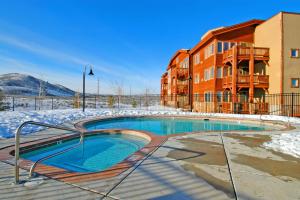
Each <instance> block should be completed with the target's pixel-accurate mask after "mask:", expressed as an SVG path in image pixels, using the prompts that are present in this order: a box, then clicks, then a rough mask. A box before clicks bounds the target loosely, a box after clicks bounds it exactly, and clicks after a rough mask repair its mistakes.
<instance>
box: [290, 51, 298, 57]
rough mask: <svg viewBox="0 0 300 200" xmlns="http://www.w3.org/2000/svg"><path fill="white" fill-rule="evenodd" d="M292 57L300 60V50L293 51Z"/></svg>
mask: <svg viewBox="0 0 300 200" xmlns="http://www.w3.org/2000/svg"><path fill="white" fill-rule="evenodd" d="M291 57H292V58H299V49H291Z"/></svg>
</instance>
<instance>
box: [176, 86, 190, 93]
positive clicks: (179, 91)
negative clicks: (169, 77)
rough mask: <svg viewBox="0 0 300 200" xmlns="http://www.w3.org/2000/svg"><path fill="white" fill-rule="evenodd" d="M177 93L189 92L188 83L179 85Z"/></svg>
mask: <svg viewBox="0 0 300 200" xmlns="http://www.w3.org/2000/svg"><path fill="white" fill-rule="evenodd" d="M177 94H188V86H187V85H177Z"/></svg>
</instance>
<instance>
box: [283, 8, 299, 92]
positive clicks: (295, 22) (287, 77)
mask: <svg viewBox="0 0 300 200" xmlns="http://www.w3.org/2000/svg"><path fill="white" fill-rule="evenodd" d="M283 41H284V43H283V66H284V78H283V81H284V84H283V92H284V93H292V92H294V93H299V92H300V88H292V87H291V78H300V58H291V56H290V55H291V49H300V14H293V13H283Z"/></svg>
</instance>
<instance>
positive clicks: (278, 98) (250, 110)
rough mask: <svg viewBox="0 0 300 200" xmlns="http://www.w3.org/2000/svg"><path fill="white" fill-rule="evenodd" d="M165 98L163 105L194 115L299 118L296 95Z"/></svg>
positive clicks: (177, 96) (220, 95)
mask: <svg viewBox="0 0 300 200" xmlns="http://www.w3.org/2000/svg"><path fill="white" fill-rule="evenodd" d="M191 99H192V104H191V100H190V98H189V96H188V95H166V96H162V97H161V104H162V105H163V106H172V107H176V108H183V109H185V110H192V111H196V112H214V113H232V114H270V115H283V116H294V117H300V93H285V94H256V95H255V96H253V98H249V96H248V95H246V94H245V95H243V94H239V95H231V94H224V93H219V94H212V93H206V94H194V95H192V97H191Z"/></svg>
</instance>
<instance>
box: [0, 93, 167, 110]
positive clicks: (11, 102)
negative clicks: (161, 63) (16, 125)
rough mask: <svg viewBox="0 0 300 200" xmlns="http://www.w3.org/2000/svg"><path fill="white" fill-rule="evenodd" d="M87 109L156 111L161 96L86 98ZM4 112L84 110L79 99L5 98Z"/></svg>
mask: <svg viewBox="0 0 300 200" xmlns="http://www.w3.org/2000/svg"><path fill="white" fill-rule="evenodd" d="M85 101H86V108H119V109H122V108H123V109H125V108H127V109H130V108H140V109H152V108H153V109H154V108H158V107H159V108H163V107H161V105H160V95H130V96H129V95H122V96H117V95H101V96H88V97H86V100H85ZM0 107H1V108H0V110H3V111H23V110H24V111H25V110H54V109H70V108H82V98H79V97H51V96H46V97H32V96H7V95H6V96H4V98H3V100H2V103H1V105H0Z"/></svg>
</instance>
